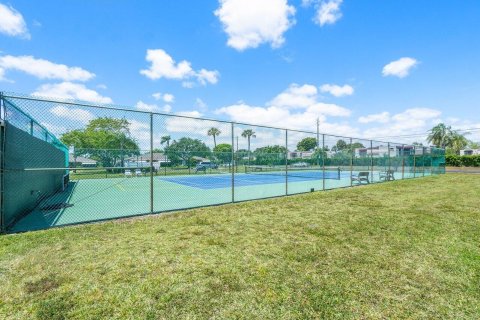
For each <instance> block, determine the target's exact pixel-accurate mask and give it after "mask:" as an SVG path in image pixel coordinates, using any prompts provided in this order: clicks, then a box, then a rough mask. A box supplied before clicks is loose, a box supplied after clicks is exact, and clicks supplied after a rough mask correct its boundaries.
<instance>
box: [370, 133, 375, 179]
mask: <svg viewBox="0 0 480 320" xmlns="http://www.w3.org/2000/svg"><path fill="white" fill-rule="evenodd" d="M370 171H371V173H372V177H371V178H370V179H371V180H372V182H374V178H373V140H370Z"/></svg>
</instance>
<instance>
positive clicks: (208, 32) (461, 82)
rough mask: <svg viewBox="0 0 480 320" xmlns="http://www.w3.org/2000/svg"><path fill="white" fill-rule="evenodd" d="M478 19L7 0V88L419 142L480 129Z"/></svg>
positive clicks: (439, 6) (429, 6)
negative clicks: (432, 131) (430, 135)
mask: <svg viewBox="0 0 480 320" xmlns="http://www.w3.org/2000/svg"><path fill="white" fill-rule="evenodd" d="M478 30H480V2H478V1H476V0H467V1H459V2H453V1H446V0H440V1H429V0H428V1H427V0H426V1H418V0H417V1H410V0H402V1H400V0H398V1H353V0H343V1H341V0H326V1H321V0H310V1H309V0H303V1H302V0H297V1H293V0H288V1H287V0H264V1H261V2H260V1H255V0H222V1H217V0H208V1H207V0H205V1H186V0H179V1H141V2H139V1H113V0H112V1H107V0H103V1H73V0H72V1H48V0H45V1H41V2H37V1H34V2H32V1H21V0H11V1H9V2H5V1H3V0H0V51H1V52H0V89H1V90H3V91H13V92H20V93H36V94H40V95H46V96H54V97H56V96H58V97H62V98H77V99H82V100H93V101H97V102H108V103H114V104H120V105H128V106H131V107H132V108H137V109H142V110H152V111H162V112H170V113H182V114H188V115H193V116H204V117H209V118H218V119H227V120H234V121H241V122H253V123H259V124H267V125H273V126H277V127H287V128H293V129H305V130H310V131H311V130H315V119H316V118H317V117H319V118H320V120H321V131H323V132H326V133H332V134H339V135H354V136H359V137H371V138H382V139H383V140H394V141H400V142H402V141H409V142H411V141H412V140H419V141H421V140H423V138H424V137H421V136H418V137H416V136H415V137H402V136H404V135H410V134H416V133H423V132H426V131H427V130H428V129H429V128H431V127H432V126H433V125H435V124H436V123H438V122H441V121H443V122H447V123H448V124H451V125H452V126H453V127H454V128H460V129H466V128H480V113H479V112H478V101H479V99H480V78H479V77H478V75H479V74H480V64H479V63H478V58H479V57H480V33H479V32H478ZM52 115H55V116H58V117H62V113H61V112H58V110H57V112H56V113H52ZM63 116H65V115H63ZM67 120H68V119H67ZM70 120H71V119H70ZM470 138H471V139H473V140H480V135H479V134H478V131H477V132H474V133H473V134H472V135H471V136H470Z"/></svg>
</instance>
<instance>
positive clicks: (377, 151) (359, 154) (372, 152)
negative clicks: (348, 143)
mask: <svg viewBox="0 0 480 320" xmlns="http://www.w3.org/2000/svg"><path fill="white" fill-rule="evenodd" d="M430 152H431V148H430V147H420V146H411V145H405V146H400V145H390V150H389V146H388V144H387V145H378V146H375V147H371V148H356V149H355V157H356V158H365V157H374V158H382V157H388V156H390V157H401V156H413V155H417V156H418V155H423V154H428V153H430Z"/></svg>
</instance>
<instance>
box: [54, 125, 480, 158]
mask: <svg viewBox="0 0 480 320" xmlns="http://www.w3.org/2000/svg"><path fill="white" fill-rule="evenodd" d="M129 127H130V123H129V122H128V121H127V120H126V119H115V118H109V117H101V118H96V119H94V120H91V121H90V122H89V123H88V124H87V126H86V127H85V128H84V129H77V130H73V131H70V132H67V133H65V134H63V135H62V136H61V140H62V142H63V143H64V144H66V145H69V146H74V147H75V155H74V156H78V155H88V156H89V157H91V158H92V159H95V160H98V161H100V162H101V163H102V166H104V167H114V166H124V161H125V158H127V157H132V156H135V155H139V154H140V148H139V145H138V142H137V141H136V140H135V139H134V138H132V137H131V135H130V128H129ZM220 134H221V131H220V130H219V129H217V128H213V127H212V128H210V129H208V131H207V135H209V136H212V137H213V139H214V141H213V142H214V148H213V149H212V150H211V149H210V148H209V147H208V146H207V145H206V144H205V143H204V142H202V141H201V140H199V139H192V138H187V137H183V138H181V139H179V140H173V141H172V139H171V137H170V136H163V137H162V138H161V144H162V145H164V150H163V152H164V153H165V154H166V155H167V156H168V158H169V160H170V161H171V163H172V164H174V165H175V164H189V165H191V164H193V162H195V160H194V157H198V158H213V159H212V160H218V161H219V162H223V163H230V162H231V160H232V159H231V154H232V146H231V145H230V144H225V143H223V144H218V145H217V141H216V137H218V136H219V135H220ZM242 137H244V138H245V139H247V149H246V150H244V149H241V150H237V151H236V152H235V155H236V157H237V159H247V160H248V162H250V160H252V159H255V163H258V164H263V163H265V164H267V163H274V162H278V161H281V159H282V157H283V159H284V155H285V153H286V152H287V149H286V148H285V147H284V146H279V145H272V146H265V147H261V148H257V149H255V150H254V151H253V152H251V150H250V147H251V139H252V138H256V133H255V132H254V131H253V130H251V129H246V130H244V131H243V132H242ZM428 141H429V142H430V143H432V144H434V145H437V146H439V147H443V148H447V150H450V152H451V153H458V152H459V151H460V149H463V148H465V147H466V146H467V145H470V146H472V147H478V146H475V145H474V144H472V143H471V142H470V141H468V139H466V138H465V136H464V135H462V134H460V133H458V132H457V131H454V130H452V128H451V127H449V126H446V125H444V124H439V125H437V126H435V127H434V128H433V129H432V130H431V131H430V134H429V136H428ZM357 148H364V145H363V144H361V143H358V142H356V143H352V144H349V143H347V142H346V141H344V140H342V139H339V140H338V141H337V142H336V144H335V145H333V146H332V147H331V149H329V147H325V148H323V147H319V146H318V141H317V139H315V138H314V137H307V138H304V139H302V140H301V141H300V142H298V144H297V150H298V151H313V154H312V156H311V158H312V159H318V158H322V157H325V158H326V156H327V152H329V151H333V152H334V153H333V156H332V155H331V157H334V158H335V157H336V158H341V157H343V156H345V157H346V158H348V156H349V154H351V153H352V152H354V150H355V149H357ZM156 151H157V152H161V150H156Z"/></svg>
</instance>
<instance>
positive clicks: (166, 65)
mask: <svg viewBox="0 0 480 320" xmlns="http://www.w3.org/2000/svg"><path fill="white" fill-rule="evenodd" d="M146 60H147V61H149V62H151V65H150V68H149V69H145V70H141V71H140V73H141V74H143V75H144V76H146V77H147V78H149V79H152V80H156V79H160V78H166V79H184V78H188V77H190V76H191V75H192V74H193V69H192V67H191V66H190V62H188V61H186V60H183V61H180V62H178V63H176V62H175V60H173V58H172V57H171V56H170V55H169V54H168V53H166V52H165V51H164V50H162V49H155V50H154V49H149V50H147V57H146Z"/></svg>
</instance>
